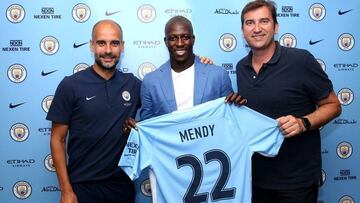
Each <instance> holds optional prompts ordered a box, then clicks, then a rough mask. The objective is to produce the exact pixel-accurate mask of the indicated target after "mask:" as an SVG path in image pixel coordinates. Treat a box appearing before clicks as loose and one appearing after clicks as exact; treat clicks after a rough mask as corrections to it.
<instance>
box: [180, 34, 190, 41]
mask: <svg viewBox="0 0 360 203" xmlns="http://www.w3.org/2000/svg"><path fill="white" fill-rule="evenodd" d="M190 38H191V36H190V35H183V36H181V39H182V40H189V39H190Z"/></svg>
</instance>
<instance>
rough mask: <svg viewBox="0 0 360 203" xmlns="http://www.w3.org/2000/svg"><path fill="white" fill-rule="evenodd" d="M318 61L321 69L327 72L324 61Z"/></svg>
mask: <svg viewBox="0 0 360 203" xmlns="http://www.w3.org/2000/svg"><path fill="white" fill-rule="evenodd" d="M316 61H317V62H318V63H319V64H320V66H321V69H322V70H323V71H325V70H326V64H325V62H324V61H323V60H321V59H316Z"/></svg>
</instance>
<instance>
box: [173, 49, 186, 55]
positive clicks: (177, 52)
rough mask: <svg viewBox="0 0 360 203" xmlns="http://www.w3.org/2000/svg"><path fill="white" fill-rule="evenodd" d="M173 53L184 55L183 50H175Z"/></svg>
mask: <svg viewBox="0 0 360 203" xmlns="http://www.w3.org/2000/svg"><path fill="white" fill-rule="evenodd" d="M175 53H176V54H177V55H184V54H185V53H186V51H185V50H177V51H175Z"/></svg>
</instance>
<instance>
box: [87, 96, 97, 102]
mask: <svg viewBox="0 0 360 203" xmlns="http://www.w3.org/2000/svg"><path fill="white" fill-rule="evenodd" d="M95 97H96V96H92V97H86V101H89V100H92V99H94V98H95Z"/></svg>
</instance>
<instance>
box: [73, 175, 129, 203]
mask: <svg viewBox="0 0 360 203" xmlns="http://www.w3.org/2000/svg"><path fill="white" fill-rule="evenodd" d="M72 187H73V190H74V192H75V194H76V196H77V199H78V201H79V203H133V202H134V201H135V190H134V185H133V183H132V182H128V183H124V182H119V181H117V180H106V181H95V182H88V183H76V184H72Z"/></svg>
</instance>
